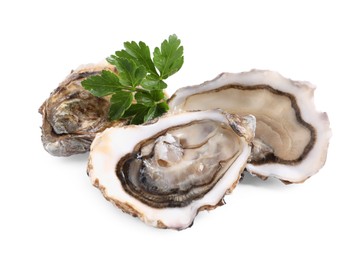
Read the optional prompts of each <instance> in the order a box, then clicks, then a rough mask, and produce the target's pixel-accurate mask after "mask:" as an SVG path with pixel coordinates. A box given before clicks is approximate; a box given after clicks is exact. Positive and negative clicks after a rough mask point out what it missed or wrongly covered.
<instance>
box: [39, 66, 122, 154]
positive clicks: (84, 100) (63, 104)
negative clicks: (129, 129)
mask: <svg viewBox="0 0 363 260" xmlns="http://www.w3.org/2000/svg"><path fill="white" fill-rule="evenodd" d="M102 70H114V67H113V66H111V65H108V64H106V63H105V64H96V65H86V66H83V67H80V68H79V69H77V70H75V71H72V72H71V74H70V75H69V76H68V77H67V78H66V79H65V80H64V81H63V82H62V83H60V84H59V86H58V88H56V89H55V90H54V91H53V92H52V93H51V94H50V97H49V98H48V99H47V100H46V101H45V102H44V103H43V105H42V106H41V107H40V108H39V113H41V114H42V116H43V124H42V142H43V146H44V148H45V150H46V151H47V152H49V153H50V154H52V155H55V156H70V155H73V154H78V153H84V152H87V151H89V148H90V145H91V142H92V140H93V139H94V137H95V135H96V133H97V132H101V131H103V130H104V129H106V128H107V127H110V126H112V125H115V124H123V123H124V122H109V121H108V110H109V106H110V102H109V100H108V99H107V98H98V97H95V96H93V95H92V94H91V93H90V92H88V91H87V90H85V89H84V88H83V87H82V85H81V82H82V80H84V79H85V78H87V77H89V76H92V75H96V74H99V73H101V71H102Z"/></svg>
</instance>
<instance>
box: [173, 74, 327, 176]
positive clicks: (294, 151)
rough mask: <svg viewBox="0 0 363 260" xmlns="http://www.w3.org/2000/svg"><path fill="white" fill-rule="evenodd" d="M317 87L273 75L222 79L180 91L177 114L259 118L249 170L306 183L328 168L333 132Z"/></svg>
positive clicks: (175, 98) (176, 97)
mask: <svg viewBox="0 0 363 260" xmlns="http://www.w3.org/2000/svg"><path fill="white" fill-rule="evenodd" d="M314 89H315V88H314V87H313V86H312V85H311V84H309V83H307V82H298V81H292V80H289V79H286V78H284V77H282V76H281V75H280V74H278V73H276V72H272V71H262V70H252V71H250V72H245V73H222V74H220V75H219V76H218V77H217V78H215V79H214V80H212V81H207V82H205V83H203V84H201V85H198V86H190V87H185V88H181V89H178V90H177V91H176V92H175V94H174V95H173V96H172V97H171V98H170V100H169V106H170V110H171V111H174V112H180V111H188V110H205V109H215V108H220V109H223V110H224V111H226V112H229V113H235V114H241V115H246V114H252V115H254V116H255V117H256V136H255V139H254V141H253V150H252V155H251V158H250V161H249V163H248V164H247V166H246V169H247V170H248V171H249V172H250V173H253V174H256V175H258V176H260V177H261V178H267V177H269V176H273V177H276V178H278V179H280V180H282V181H284V182H288V183H290V182H292V183H298V182H303V181H304V180H306V179H307V178H309V177H310V176H312V175H313V174H315V173H316V172H318V171H319V169H320V168H321V167H322V166H323V165H324V163H325V160H326V156H327V149H328V143H329V138H330V136H331V131H330V127H329V119H328V116H327V114H326V113H321V112H318V111H316V109H315V105H314V100H313V98H314V95H313V94H314Z"/></svg>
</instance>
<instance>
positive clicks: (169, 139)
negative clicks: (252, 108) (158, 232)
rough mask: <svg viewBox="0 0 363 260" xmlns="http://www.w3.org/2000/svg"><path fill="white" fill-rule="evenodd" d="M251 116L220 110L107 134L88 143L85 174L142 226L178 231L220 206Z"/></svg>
mask: <svg viewBox="0 0 363 260" xmlns="http://www.w3.org/2000/svg"><path fill="white" fill-rule="evenodd" d="M254 130H255V118H254V117H253V116H245V117H241V116H238V115H233V114H228V113H224V112H221V111H220V110H208V111H198V112H184V113H180V114H175V115H166V116H163V117H161V118H159V119H158V120H155V121H153V122H150V123H148V124H145V125H129V126H123V127H113V128H108V129H106V130H105V131H104V132H102V133H100V134H98V135H97V137H96V138H95V140H94V141H93V143H92V145H91V151H90V156H89V163H88V174H89V176H90V178H91V181H92V183H93V185H95V186H96V187H98V188H99V189H100V190H101V191H102V194H103V195H104V197H105V198H106V199H107V200H109V201H111V202H112V203H113V204H114V205H116V206H117V207H119V208H120V209H122V210H123V211H124V212H127V213H129V214H131V215H133V216H135V217H136V216H137V217H139V218H140V219H141V220H142V221H144V222H145V223H147V224H149V225H152V226H155V227H159V228H172V229H177V230H180V229H184V228H187V227H189V226H191V225H192V223H193V220H194V218H195V216H196V215H197V213H198V212H199V211H201V210H205V209H207V210H210V209H214V208H215V207H217V206H220V205H223V197H224V195H225V194H227V193H229V192H231V191H232V190H233V188H234V187H235V186H236V185H237V183H238V180H239V178H240V175H241V172H242V171H243V169H244V167H245V165H246V162H247V159H248V157H249V156H250V151H251V147H250V143H251V141H252V139H253V137H254Z"/></svg>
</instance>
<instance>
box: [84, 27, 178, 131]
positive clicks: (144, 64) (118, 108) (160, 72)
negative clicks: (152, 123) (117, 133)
mask: <svg viewBox="0 0 363 260" xmlns="http://www.w3.org/2000/svg"><path fill="white" fill-rule="evenodd" d="M124 48H125V49H123V50H120V51H116V52H115V54H113V55H111V56H110V57H108V58H107V59H106V60H107V61H108V62H109V63H110V64H112V65H114V66H115V67H116V69H117V73H114V72H112V71H108V70H104V71H102V72H101V74H100V75H97V76H91V77H89V78H87V79H85V80H83V81H82V86H83V87H84V88H85V89H87V90H89V91H90V92H91V93H92V94H93V95H95V96H97V97H103V96H108V95H111V99H110V103H111V105H110V111H109V118H110V120H119V119H129V122H130V123H131V124H141V123H144V122H146V121H148V120H151V119H153V118H155V117H158V116H161V115H162V114H164V113H165V112H167V111H168V110H169V107H168V105H167V103H166V99H167V98H166V97H165V94H164V91H163V89H165V88H166V87H167V84H166V83H165V81H164V80H165V79H167V78H168V77H169V76H171V75H173V74H174V73H176V72H177V71H179V70H180V68H181V67H182V65H183V62H184V56H183V46H181V45H180V40H179V39H178V37H177V36H176V35H175V34H174V35H170V36H169V38H168V40H164V41H163V42H162V44H161V46H160V48H159V47H157V48H155V49H154V52H153V57H151V54H150V48H149V47H148V46H147V45H146V44H145V43H144V42H142V41H140V42H139V43H137V42H135V41H132V42H125V43H124Z"/></svg>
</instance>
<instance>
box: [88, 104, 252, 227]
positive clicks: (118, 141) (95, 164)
mask: <svg viewBox="0 0 363 260" xmlns="http://www.w3.org/2000/svg"><path fill="white" fill-rule="evenodd" d="M195 120H213V121H218V122H221V123H223V124H226V125H228V124H229V123H228V120H227V119H226V117H225V116H224V115H223V113H221V112H220V111H218V110H215V111H201V112H190V113H181V114H177V115H171V116H168V117H162V118H159V120H158V121H157V122H156V123H153V124H149V125H142V126H127V127H122V128H109V129H107V130H105V131H104V132H103V133H101V134H98V135H97V137H96V139H95V140H94V142H93V143H92V146H91V153H90V158H89V176H90V178H91V181H92V183H93V184H97V185H98V186H99V187H100V188H101V189H102V190H103V194H104V196H105V197H106V198H109V199H111V200H112V201H117V202H118V203H121V204H127V205H130V206H132V208H133V209H134V210H135V211H136V212H137V213H138V214H137V215H138V217H140V218H141V219H142V220H143V221H144V222H145V223H148V224H150V225H153V226H158V224H159V223H160V222H161V223H162V224H163V225H165V226H167V227H168V228H173V229H184V228H187V227H189V226H190V225H191V224H192V222H193V220H194V218H195V216H196V214H197V213H198V210H199V209H200V208H201V207H203V206H208V205H211V206H215V205H217V204H218V203H219V202H220V201H221V199H222V198H223V197H224V195H225V194H226V192H227V191H229V190H230V189H232V188H233V186H234V184H235V183H236V182H237V181H238V180H239V178H240V174H241V171H242V170H243V169H244V167H245V165H246V162H247V159H248V157H249V155H250V152H251V148H250V146H249V145H248V144H247V142H246V141H245V139H244V137H239V138H240V140H241V151H240V153H239V155H238V156H237V157H236V159H235V162H234V163H233V164H232V165H231V166H230V167H229V169H228V170H227V172H226V173H225V174H224V175H223V177H222V178H221V179H220V180H219V182H217V183H216V185H215V186H214V187H213V189H212V190H210V191H209V192H207V193H206V194H205V195H204V196H203V197H202V198H200V199H197V200H194V201H193V202H192V203H191V204H189V205H188V206H185V207H179V208H153V207H150V206H148V205H146V204H144V203H142V202H140V201H139V200H137V199H135V198H134V197H132V196H130V195H129V194H128V193H126V192H125V190H124V189H123V187H122V185H121V184H120V181H119V179H118V177H117V176H116V173H115V168H116V165H117V163H118V161H119V160H120V158H122V157H123V156H125V155H126V154H128V153H130V152H131V151H133V149H134V147H135V146H136V145H137V144H138V143H139V142H140V141H142V140H145V139H148V138H151V137H152V136H155V135H157V134H158V133H159V132H160V131H162V130H163V129H168V128H170V127H173V126H178V125H183V124H187V123H189V122H192V121H195Z"/></svg>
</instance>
